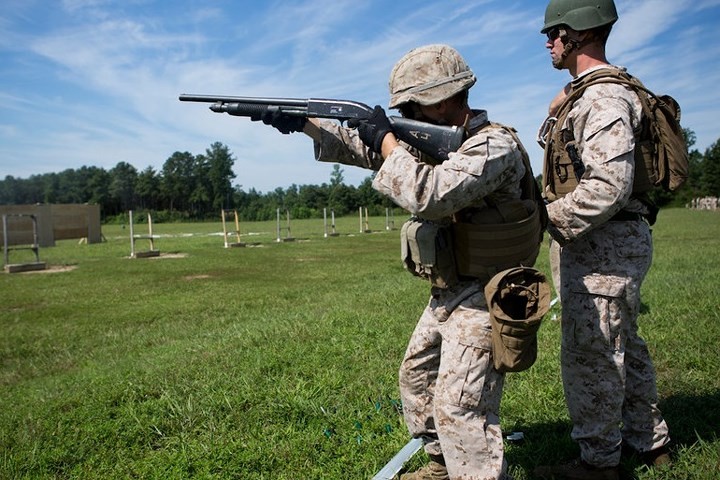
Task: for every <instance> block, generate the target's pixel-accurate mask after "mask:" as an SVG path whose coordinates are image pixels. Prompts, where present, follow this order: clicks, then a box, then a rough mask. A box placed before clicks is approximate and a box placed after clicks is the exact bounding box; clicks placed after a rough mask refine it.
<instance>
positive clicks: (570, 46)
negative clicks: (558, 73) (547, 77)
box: [553, 28, 581, 70]
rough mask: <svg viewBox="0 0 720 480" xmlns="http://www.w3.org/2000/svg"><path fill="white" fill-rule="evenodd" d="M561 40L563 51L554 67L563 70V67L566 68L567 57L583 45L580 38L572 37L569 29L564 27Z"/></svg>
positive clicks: (561, 31)
mask: <svg viewBox="0 0 720 480" xmlns="http://www.w3.org/2000/svg"><path fill="white" fill-rule="evenodd" d="M560 41H561V42H562V44H563V52H562V55H561V56H560V59H559V60H558V61H557V62H554V63H553V67H555V68H556V69H558V70H562V69H563V68H565V59H566V58H567V57H568V56H569V55H570V53H571V52H572V51H573V50H575V49H579V48H580V46H581V42H580V41H579V40H575V39H573V38H570V36H569V35H568V33H567V30H565V29H564V28H561V29H560Z"/></svg>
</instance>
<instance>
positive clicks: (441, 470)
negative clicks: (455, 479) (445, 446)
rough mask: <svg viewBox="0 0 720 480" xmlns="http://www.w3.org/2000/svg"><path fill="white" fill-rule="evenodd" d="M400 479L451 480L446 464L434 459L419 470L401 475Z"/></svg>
mask: <svg viewBox="0 0 720 480" xmlns="http://www.w3.org/2000/svg"><path fill="white" fill-rule="evenodd" d="M400 480H450V476H449V475H448V471H447V468H445V465H443V464H441V463H438V462H436V461H434V460H433V461H431V462H430V463H428V464H427V465H425V466H424V467H422V468H421V469H419V470H416V471H414V472H412V473H405V474H403V475H401V476H400Z"/></svg>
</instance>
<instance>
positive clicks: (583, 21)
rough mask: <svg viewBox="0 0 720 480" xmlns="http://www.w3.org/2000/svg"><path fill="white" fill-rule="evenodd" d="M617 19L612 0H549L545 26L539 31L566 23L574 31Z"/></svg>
mask: <svg viewBox="0 0 720 480" xmlns="http://www.w3.org/2000/svg"><path fill="white" fill-rule="evenodd" d="M617 19H618V14H617V10H616V9H615V3H614V2H613V0H551V1H550V4H548V6H547V9H546V10H545V26H543V29H542V30H541V31H540V33H547V32H548V31H549V30H551V29H552V28H554V27H558V26H561V25H567V26H568V27H570V28H572V29H573V30H575V31H578V32H581V31H583V30H590V29H592V28H597V27H602V26H604V25H612V24H613V23H615V22H616V21H617Z"/></svg>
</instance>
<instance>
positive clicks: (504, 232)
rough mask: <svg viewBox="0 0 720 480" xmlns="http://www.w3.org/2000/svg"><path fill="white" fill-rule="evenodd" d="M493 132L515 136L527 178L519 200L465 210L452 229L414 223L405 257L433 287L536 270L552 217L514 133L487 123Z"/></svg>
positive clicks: (407, 228) (408, 228)
mask: <svg viewBox="0 0 720 480" xmlns="http://www.w3.org/2000/svg"><path fill="white" fill-rule="evenodd" d="M488 127H494V128H502V129H503V130H505V131H507V132H508V133H510V135H511V136H512V137H513V139H514V140H515V142H516V143H517V145H518V148H519V149H520V152H521V156H522V159H523V164H524V165H525V175H524V176H523V178H522V180H521V191H522V194H521V197H520V199H518V200H513V201H504V202H494V201H493V199H492V195H490V196H488V197H486V198H484V199H483V201H482V202H481V205H479V206H473V207H468V208H464V209H462V210H460V211H459V212H457V213H456V214H455V215H453V217H452V222H451V223H450V224H448V225H438V224H437V223H434V222H428V221H425V220H421V219H417V218H415V219H411V220H410V221H409V222H407V223H406V224H405V225H404V226H403V231H402V232H401V239H402V257H403V263H404V265H405V267H406V268H407V269H408V270H409V271H410V272H411V273H413V274H415V275H418V276H421V277H423V278H427V279H429V280H430V281H431V283H432V284H433V285H434V286H438V287H441V288H447V287H449V286H452V285H454V284H455V283H457V281H458V280H459V279H478V280H480V281H481V282H483V283H486V282H488V281H489V280H490V279H491V278H492V277H493V276H494V275H495V274H496V273H498V272H501V271H503V270H506V269H508V268H512V267H517V266H520V265H523V266H528V267H531V266H532V265H534V263H535V260H536V258H537V255H538V252H539V250H540V244H541V243H542V237H543V232H544V230H545V227H546V226H547V211H546V210H545V205H544V202H543V200H542V198H541V195H540V192H539V190H538V188H537V184H536V183H535V178H534V176H533V172H532V168H531V166H530V159H529V156H528V154H527V152H526V151H525V149H524V148H523V147H522V144H521V143H520V139H519V138H518V136H517V134H516V133H515V131H514V130H513V129H512V128H510V127H506V126H504V125H501V124H497V123H490V122H488V123H487V124H486V125H484V126H483V127H482V128H481V129H480V130H479V131H482V130H484V129H485V128H488Z"/></svg>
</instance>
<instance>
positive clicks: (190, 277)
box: [182, 275, 210, 281]
mask: <svg viewBox="0 0 720 480" xmlns="http://www.w3.org/2000/svg"><path fill="white" fill-rule="evenodd" d="M182 278H183V280H187V281H190V280H202V279H204V278H210V275H185V276H184V277H182Z"/></svg>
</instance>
